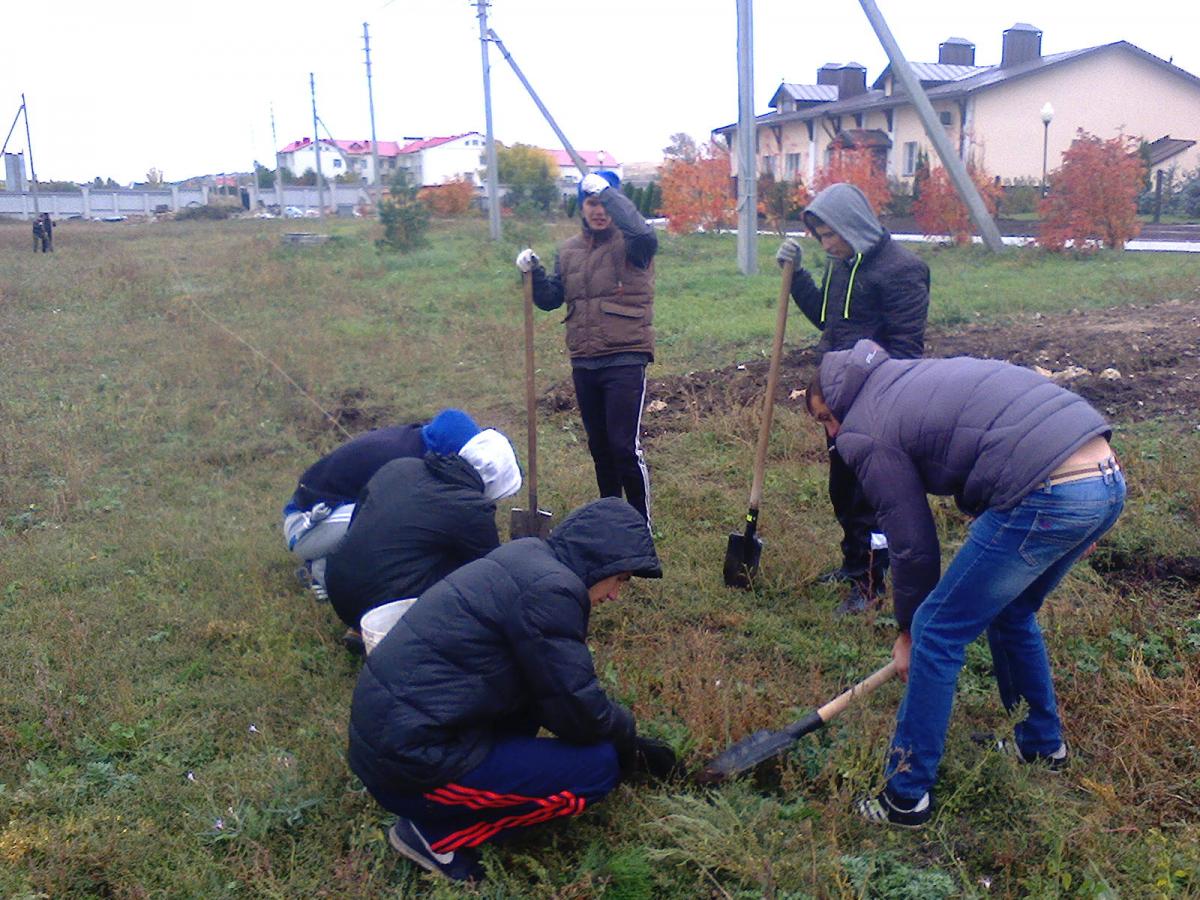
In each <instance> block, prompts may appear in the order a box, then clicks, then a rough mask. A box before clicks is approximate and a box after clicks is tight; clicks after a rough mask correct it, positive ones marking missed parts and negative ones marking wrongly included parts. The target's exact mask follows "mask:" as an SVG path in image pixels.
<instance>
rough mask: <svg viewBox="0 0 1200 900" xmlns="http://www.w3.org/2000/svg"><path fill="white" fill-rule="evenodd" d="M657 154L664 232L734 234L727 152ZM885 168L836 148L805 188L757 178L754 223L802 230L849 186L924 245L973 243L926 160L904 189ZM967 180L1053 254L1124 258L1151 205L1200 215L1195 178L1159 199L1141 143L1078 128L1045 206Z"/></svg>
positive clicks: (681, 137) (983, 176) (1034, 188)
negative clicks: (809, 208) (816, 207)
mask: <svg viewBox="0 0 1200 900" xmlns="http://www.w3.org/2000/svg"><path fill="white" fill-rule="evenodd" d="M663 153H664V156H665V157H666V161H665V162H664V164H663V168H662V181H661V184H662V200H661V202H660V206H661V212H662V214H663V215H665V216H666V217H667V219H668V228H669V230H671V231H672V232H675V233H679V234H684V233H690V232H693V231H711V230H714V229H722V228H732V227H734V226H735V224H736V218H737V216H736V194H737V190H736V178H731V177H730V175H729V172H730V154H729V151H728V150H727V149H725V148H724V147H722V146H721V145H719V144H717V143H715V142H709V143H707V144H703V145H701V144H697V143H696V142H695V141H694V140H693V139H692V138H690V137H689V136H687V135H685V134H676V135H673V136H672V140H671V144H670V145H669V146H667V147H666V148H664V151H663ZM884 166H885V163H884V157H883V155H882V154H881V153H878V152H877V151H875V150H872V149H871V148H862V147H850V146H844V145H840V144H837V143H835V144H834V145H832V147H831V149H830V153H829V155H828V159H827V161H826V163H825V165H823V166H819V167H818V168H817V169H816V171H815V174H814V176H813V178H812V183H811V185H809V184H805V183H804V182H803V181H802V180H801V179H799V178H777V177H776V176H775V175H774V174H772V173H766V174H763V175H761V176H759V178H758V182H757V191H758V211H759V214H760V216H761V217H762V218H763V220H764V221H765V223H766V224H767V225H768V227H770V228H772V229H774V230H776V231H778V232H780V233H781V234H782V233H783V231H784V230H785V228H786V227H787V223H789V222H794V223H795V224H796V225H797V226H798V225H800V222H799V221H798V219H799V215H800V212H801V211H802V210H803V208H804V206H805V205H806V204H807V203H808V202H809V201H810V200H811V198H812V195H813V194H815V193H818V192H819V191H821V190H822V189H824V188H825V187H827V186H829V185H830V184H834V183H838V182H848V183H850V184H854V185H856V186H857V187H859V188H860V189H861V190H862V191H863V193H864V194H865V195H866V196H867V199H868V200H869V201H870V203H871V205H872V206H873V207H874V208H875V209H876V210H878V211H879V212H880V213H882V214H883V215H891V216H898V217H906V216H911V217H912V218H913V219H914V220H915V222H916V225H917V228H918V229H919V230H920V231H921V233H923V234H925V235H927V236H943V235H948V236H949V237H950V239H951V240H952V241H954V242H955V243H956V244H967V243H970V241H971V239H972V235H973V233H974V223H973V222H972V221H971V219H970V216H969V214H968V212H967V208H966V205H965V204H964V203H963V202H962V200H961V199H960V198H959V196H958V192H957V191H956V190H955V189H954V185H953V183H952V182H951V180H950V177H949V175H948V173H947V172H946V171H945V169H943V168H942V167H941V166H939V165H936V164H931V162H930V160H929V158H928V156H927V155H925V154H924V153H922V154H920V156H919V158H918V160H917V165H916V169H915V173H914V177H913V180H912V184H911V187H909V186H905V185H902V184H901V183H900V182H898V181H897V180H895V179H889V178H888V176H887V174H886V172H885V167H884ZM967 172H968V175H969V176H970V178H971V180H972V181H973V182H974V184H975V186H976V188H977V189H978V191H979V194H980V196H981V197H982V198H983V202H984V205H985V206H986V207H987V209H988V212H989V213H990V214H991V215H993V216H995V215H997V214H998V213H1000V214H1010V215H1011V214H1020V213H1035V214H1037V216H1038V217H1039V218H1040V220H1041V223H1040V228H1039V236H1038V241H1037V242H1038V244H1039V245H1040V246H1042V247H1044V248H1045V249H1047V250H1051V251H1057V252H1061V251H1064V250H1068V249H1069V250H1071V251H1073V252H1077V253H1080V252H1090V251H1093V250H1095V249H1098V248H1099V247H1101V246H1106V247H1111V248H1115V249H1120V248H1122V247H1124V246H1125V243H1126V242H1127V241H1129V240H1130V239H1131V238H1133V237H1135V236H1136V235H1137V234H1138V232H1139V230H1140V228H1141V224H1140V222H1139V221H1138V218H1137V215H1138V213H1139V211H1141V212H1143V213H1146V212H1148V211H1150V210H1149V209H1148V207H1150V206H1151V204H1154V205H1158V204H1161V208H1162V210H1163V211H1165V212H1168V213H1171V212H1175V211H1178V212H1179V213H1181V214H1182V215H1190V216H1196V215H1200V170H1197V171H1196V172H1193V173H1191V174H1190V175H1181V174H1178V173H1177V172H1175V171H1172V173H1171V177H1170V178H1169V179H1166V181H1167V184H1166V185H1165V188H1164V190H1162V191H1161V192H1159V191H1156V190H1155V186H1152V185H1151V184H1150V182H1149V178H1148V165H1147V161H1146V151H1145V144H1144V143H1143V142H1139V141H1138V140H1137V139H1136V138H1132V137H1130V136H1129V135H1125V134H1119V135H1117V136H1116V137H1114V138H1111V139H1109V140H1103V139H1101V138H1098V137H1097V136H1095V135H1093V134H1090V133H1088V132H1086V131H1083V130H1082V129H1080V130H1079V131H1078V132H1077V134H1076V137H1075V140H1074V141H1072V143H1071V146H1070V147H1069V148H1068V149H1067V150H1066V151H1065V152H1064V153H1063V156H1062V165H1061V166H1060V167H1059V168H1058V169H1056V170H1054V172H1052V173H1050V176H1049V178H1048V182H1047V188H1048V190H1047V192H1046V196H1045V197H1042V187H1041V184H1040V182H1038V181H1036V180H1034V179H1021V180H1018V181H1016V182H1014V183H1013V184H1010V185H1007V186H1005V185H1002V184H1001V183H1000V179H999V178H996V177H994V176H993V175H991V174H990V173H989V172H988V171H987V170H986V169H985V168H984V166H983V165H982V164H981V163H979V162H974V161H973V162H971V163H969V164H968V166H967ZM1162 196H1167V197H1168V198H1169V199H1168V200H1166V201H1164V200H1162V199H1161V197H1162Z"/></svg>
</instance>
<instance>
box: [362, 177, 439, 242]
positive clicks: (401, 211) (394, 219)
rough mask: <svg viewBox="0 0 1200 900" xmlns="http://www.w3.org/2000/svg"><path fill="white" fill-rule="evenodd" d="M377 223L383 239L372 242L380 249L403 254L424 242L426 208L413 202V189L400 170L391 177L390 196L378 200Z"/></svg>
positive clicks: (427, 226) (415, 201) (426, 220)
mask: <svg viewBox="0 0 1200 900" xmlns="http://www.w3.org/2000/svg"><path fill="white" fill-rule="evenodd" d="M379 221H380V222H382V223H383V237H382V238H380V239H379V240H378V241H376V242H375V243H376V246H378V247H379V248H380V249H384V250H399V251H400V252H401V253H404V252H407V251H409V250H414V249H416V248H417V247H424V246H425V245H426V244H427V243H428V241H427V240H426V239H425V232H426V230H428V228H429V208H428V207H427V206H426V205H425V204H424V203H422V202H421V201H420V200H418V199H417V189H416V188H415V187H413V186H412V185H411V184H409V179H408V172H406V171H405V170H403V169H401V170H400V171H399V172H397V173H396V174H395V175H394V176H393V177H392V183H391V196H390V197H389V198H387V199H385V200H380V201H379Z"/></svg>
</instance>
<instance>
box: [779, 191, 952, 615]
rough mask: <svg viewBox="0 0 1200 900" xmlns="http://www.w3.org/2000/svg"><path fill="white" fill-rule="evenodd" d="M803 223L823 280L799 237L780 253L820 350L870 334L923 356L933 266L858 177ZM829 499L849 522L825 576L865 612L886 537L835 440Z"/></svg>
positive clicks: (901, 351) (903, 353) (893, 349)
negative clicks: (818, 253) (816, 248)
mask: <svg viewBox="0 0 1200 900" xmlns="http://www.w3.org/2000/svg"><path fill="white" fill-rule="evenodd" d="M804 222H805V225H806V227H807V228H808V230H809V231H810V232H811V233H812V234H813V236H814V237H816V238H817V240H819V241H820V242H821V246H822V247H823V248H824V250H825V274H824V277H823V278H822V280H821V286H820V287H818V286H817V284H816V282H814V281H813V278H812V276H811V275H810V274H809V273H808V271H807V270H805V269H804V268H802V267H801V265H800V256H801V253H800V245H799V244H798V243H797V242H796V241H794V240H792V239H790V238H789V239H788V240H786V241H784V242H783V245H782V246H781V247H780V248H779V253H778V254H777V255H776V258H777V259H778V260H779V264H780V265H783V263H784V262H786V261H788V260H791V261H793V262H794V263H795V266H796V268H795V274H794V275H793V276H792V287H791V292H792V299H793V300H795V301H796V305H797V306H799V307H800V310H801V311H802V312H803V313H804V315H805V316H806V317H807V318H808V320H809V321H810V322H812V323H813V325H815V326H816V327H817V328H818V329H819V330H820V331H821V340H820V341H819V342H818V343H817V350H818V351H819V352H822V353H824V352H827V351H830V350H849V349H850V348H851V347H853V346H854V344H855V342H856V341H858V340H861V339H862V338H870V339H871V340H873V341H875V342H876V343H877V344H879V345H880V346H881V347H883V348H884V349H885V350H886V351H887V352H888V354H889V355H891V356H892V357H893V358H895V359H916V358H918V357H920V356H922V355H924V352H925V320H926V317H927V315H928V313H929V267H928V266H927V265H925V263H924V262H922V261H921V260H920V259H919V258H918V257H917V256H915V255H914V254H912V253H910V252H909V251H908V250H905V249H904V248H903V247H901V246H900V245H899V244H897V243H895V242H894V241H893V240H892V238H891V235H889V234H888V232H887V229H885V228H884V227H883V226H882V225H881V224H879V220H878V219H877V218H876V217H875V212H874V211H873V210H872V209H871V204H870V202H869V201H868V200H867V198H866V195H865V194H863V192H862V191H861V190H859V189H858V188H857V187H855V186H854V185H852V184H833V185H830V186H829V187H827V188H825V190H823V191H821V192H820V193H819V194H817V196H816V197H814V198H813V201H812V203H810V204H809V205H808V208H807V209H806V210H805V211H804ZM829 499H830V502H831V503H832V504H833V511H834V514H835V515H836V516H837V519H838V523H839V524H840V525H841V526H842V533H843V534H842V564H841V566H840V567H839V568H837V569H835V570H834V571H832V572H830V573H828V574H827V575H825V576H823V578H822V580H824V581H830V582H833V581H849V582H850V583H851V590H850V594H849V596H847V598H846V599H845V601H844V602H843V603H842V605H841V606H840V607H838V611H839V613H847V612H861V611H862V610H864V609H866V607H867V605H868V604H870V603H872V602H873V601H874V600H875V598H876V595H877V593H878V592H879V590H880V588H881V586H882V583H883V578H884V574H885V573H886V571H887V568H888V550H887V539H886V538H885V536H884V534H883V533H881V531H880V529H879V528H878V527H877V526H876V522H875V515H874V513H873V511H872V510H871V507H870V505H869V504H868V503H867V502H866V501H865V499H864V498H863V494H862V490H861V489H860V488H859V486H858V483H857V481H855V478H854V474H853V473H852V472H851V471H850V469H849V468H848V467H847V466H846V464H845V463H844V462H843V461H842V459H841V457H840V456H839V455H838V453H837V450H836V449H835V448H834V447H833V445H832V444H830V448H829Z"/></svg>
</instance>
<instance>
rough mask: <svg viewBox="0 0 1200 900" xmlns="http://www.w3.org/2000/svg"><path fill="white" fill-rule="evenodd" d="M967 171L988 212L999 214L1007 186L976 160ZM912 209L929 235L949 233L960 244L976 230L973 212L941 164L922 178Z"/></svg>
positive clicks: (965, 241) (920, 226)
mask: <svg viewBox="0 0 1200 900" xmlns="http://www.w3.org/2000/svg"><path fill="white" fill-rule="evenodd" d="M967 174H968V175H969V176H970V178H971V181H973V182H974V183H975V187H976V189H977V190H978V191H979V196H980V197H982V198H983V205H984V206H985V207H987V211H988V215H990V216H994V215H996V210H997V208H999V206H1000V198H1001V197H1002V196H1003V195H1004V190H1003V189H1002V188H1001V187H1000V185H998V184H996V181H995V179H994V178H993V177H992V176H991V175H989V174H988V173H987V172H986V171H984V170H983V169H981V168H977V167H976V166H975V165H974V164H973V163H970V164H968V165H967ZM912 212H913V218H914V219H916V221H917V227H918V228H920V229H921V233H922V234H924V235H926V236H929V237H933V236H940V235H943V234H948V235H950V237H951V238H952V239H953V240H954V243H956V244H959V245H962V244H969V243H970V242H971V235H972V234H973V233H974V228H973V223H972V222H971V214H970V212H968V211H967V205H966V204H965V203H963V200H962V198H961V197H960V196H959V195H958V191H957V190H955V188H954V182H952V181H951V180H950V175H949V174H948V173H947V172H946V170H945V169H943V168H942V167H941V166H937V167H936V168H933V169H931V170H930V171H929V172H928V174H927V175H926V176H925V177H924V178H923V179H922V180H921V192H920V195H919V196H918V197H917V198H916V199H915V200H914V201H913V205H912Z"/></svg>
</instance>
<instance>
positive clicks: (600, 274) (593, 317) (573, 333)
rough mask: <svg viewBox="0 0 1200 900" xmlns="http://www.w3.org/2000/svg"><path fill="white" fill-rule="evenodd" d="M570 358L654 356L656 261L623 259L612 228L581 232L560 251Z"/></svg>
mask: <svg viewBox="0 0 1200 900" xmlns="http://www.w3.org/2000/svg"><path fill="white" fill-rule="evenodd" d="M558 269H559V274H560V277H561V278H562V284H563V296H564V299H565V300H566V303H567V317H566V319H565V320H564V321H565V322H566V325H567V352H568V353H569V354H570V355H571V358H572V359H574V358H576V357H590V356H608V355H610V354H613V353H631V352H641V353H649V354H650V358H651V360H653V359H654V262H653V261H651V263H650V265H648V266H647V267H646V268H644V269H642V268H639V267H638V266H635V265H634V264H633V263H631V262H629V261H628V260H627V259H626V258H625V238H624V236H623V235H622V234H621V232H620V231H618V230H617V229H616V228H611V227H610V228H608V229H607V230H605V231H601V232H594V231H587V230H585V231H584V232H583V233H582V234H578V235H576V236H575V237H573V238H570V239H569V240H567V241H566V242H564V243H563V244H562V245H561V246H560V247H559V250H558Z"/></svg>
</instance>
